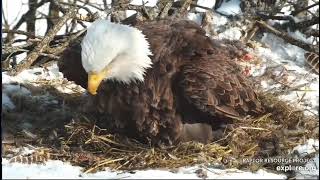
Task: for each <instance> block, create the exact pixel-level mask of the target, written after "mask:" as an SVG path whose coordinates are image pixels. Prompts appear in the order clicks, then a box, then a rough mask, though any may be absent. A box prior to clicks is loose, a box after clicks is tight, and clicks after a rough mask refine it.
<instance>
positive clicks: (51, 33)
mask: <svg viewBox="0 0 320 180" xmlns="http://www.w3.org/2000/svg"><path fill="white" fill-rule="evenodd" d="M75 14H76V11H75V8H71V10H70V11H69V12H68V13H66V14H65V15H64V16H63V17H62V18H61V19H60V20H59V22H57V24H55V26H54V27H53V28H52V29H51V30H50V31H49V32H48V34H47V35H46V36H45V37H44V38H43V39H42V41H41V42H40V43H39V44H38V45H37V46H36V47H35V48H34V50H33V51H32V52H31V53H30V54H29V55H28V56H27V57H26V59H25V60H24V61H23V62H21V63H20V64H18V66H17V68H16V70H15V72H14V74H18V73H19V72H21V71H22V70H24V69H26V68H29V67H30V66H31V64H32V63H33V62H34V61H35V60H36V59H37V58H38V57H39V54H40V53H42V52H43V51H44V50H45V49H46V48H47V47H48V45H49V43H50V41H51V40H52V39H53V38H54V36H55V34H56V33H57V32H58V31H59V30H60V28H61V27H62V26H63V25H64V24H65V23H66V22H67V20H69V19H70V18H72V17H74V16H75Z"/></svg>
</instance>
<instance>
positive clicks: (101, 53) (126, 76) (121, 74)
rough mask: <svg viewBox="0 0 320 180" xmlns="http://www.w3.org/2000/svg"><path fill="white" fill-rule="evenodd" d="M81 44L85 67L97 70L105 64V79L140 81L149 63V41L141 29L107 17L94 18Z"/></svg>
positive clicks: (91, 70)
mask: <svg viewBox="0 0 320 180" xmlns="http://www.w3.org/2000/svg"><path fill="white" fill-rule="evenodd" d="M81 47H82V64H83V67H84V69H85V70H86V71H87V72H100V71H102V70H103V69H105V68H106V67H107V68H108V69H109V71H110V72H109V73H108V76H107V77H106V79H114V80H117V81H122V82H125V83H129V82H131V81H136V80H138V81H143V80H144V74H145V72H146V70H147V69H148V68H150V67H151V65H152V62H151V59H150V57H149V56H150V55H152V53H151V51H150V49H149V43H148V41H147V40H146V38H145V36H144V35H143V34H142V32H141V31H139V30H138V29H136V28H133V27H130V26H126V25H121V24H116V23H111V22H109V21H107V20H97V21H95V22H94V23H93V24H92V25H91V26H90V27H89V28H88V30H87V34H86V36H85V37H84V39H83V41H82V44H81Z"/></svg>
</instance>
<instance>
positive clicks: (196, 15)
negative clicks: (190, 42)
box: [188, 13, 202, 25]
mask: <svg viewBox="0 0 320 180" xmlns="http://www.w3.org/2000/svg"><path fill="white" fill-rule="evenodd" d="M188 19H189V20H191V21H194V22H196V23H197V24H199V25H201V22H202V15H201V14H200V13H189V14H188Z"/></svg>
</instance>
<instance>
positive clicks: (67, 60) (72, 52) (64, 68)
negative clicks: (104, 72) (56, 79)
mask: <svg viewBox="0 0 320 180" xmlns="http://www.w3.org/2000/svg"><path fill="white" fill-rule="evenodd" d="M80 40H81V39H79V40H76V41H74V42H72V43H71V44H70V45H69V46H68V48H67V49H66V50H65V51H64V52H63V53H62V54H61V57H60V59H59V61H58V67H59V71H60V72H62V74H63V76H64V77H65V78H67V79H68V80H69V81H74V82H75V83H76V84H77V85H80V86H81V87H83V88H87V83H88V75H87V73H86V71H85V70H84V68H83V66H82V63H81V45H80Z"/></svg>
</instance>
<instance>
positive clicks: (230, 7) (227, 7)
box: [216, 0, 241, 15]
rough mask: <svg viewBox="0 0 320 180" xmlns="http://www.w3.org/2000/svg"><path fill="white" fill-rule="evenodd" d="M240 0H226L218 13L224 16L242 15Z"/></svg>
mask: <svg viewBox="0 0 320 180" xmlns="http://www.w3.org/2000/svg"><path fill="white" fill-rule="evenodd" d="M240 3H241V1H240V0H229V1H227V0H224V2H223V3H222V4H221V6H220V7H219V8H218V9H216V11H218V12H220V13H222V14H224V15H238V14H241V8H240Z"/></svg>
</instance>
